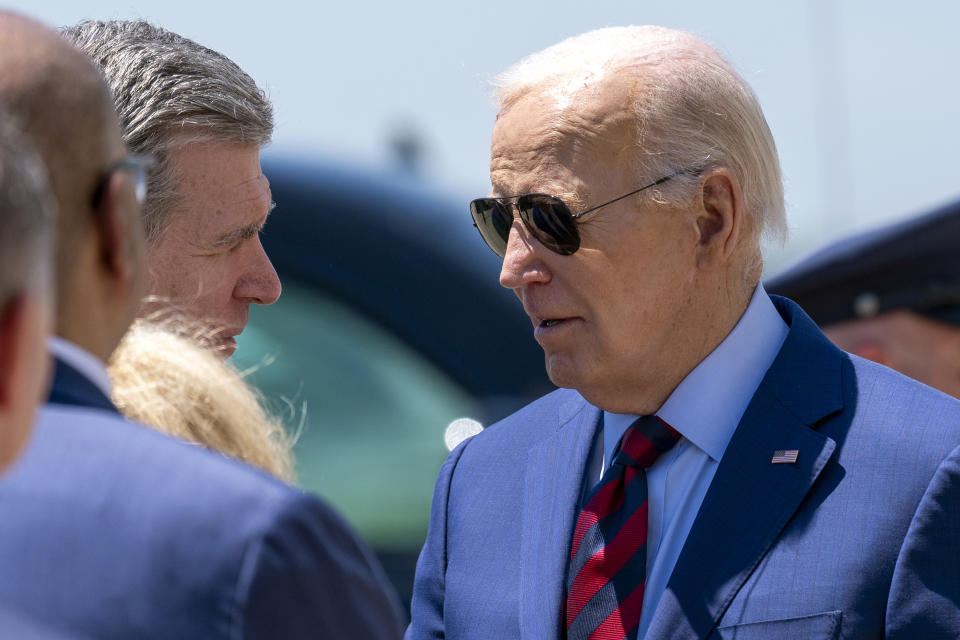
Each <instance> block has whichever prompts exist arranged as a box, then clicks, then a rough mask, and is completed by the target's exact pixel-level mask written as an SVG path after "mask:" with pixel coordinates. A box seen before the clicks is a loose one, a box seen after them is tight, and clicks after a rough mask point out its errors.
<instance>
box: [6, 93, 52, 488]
mask: <svg viewBox="0 0 960 640" xmlns="http://www.w3.org/2000/svg"><path fill="white" fill-rule="evenodd" d="M54 216H55V207H54V204H53V198H52V196H51V195H50V187H49V185H48V183H47V172H46V169H45V168H44V166H43V162H42V161H41V160H40V158H39V157H38V156H37V154H36V152H35V151H34V150H33V147H32V145H31V144H30V142H29V140H27V139H26V137H25V136H24V135H23V134H22V133H21V132H20V131H19V129H18V127H17V125H16V123H15V122H14V120H13V118H12V117H11V116H10V115H9V114H8V113H6V111H5V110H3V109H2V108H0V226H2V228H3V233H0V473H2V472H3V470H4V469H5V468H6V467H7V466H8V465H9V464H10V463H11V462H13V460H14V459H16V457H17V455H18V454H19V452H20V450H21V448H22V447H23V445H24V443H25V442H26V440H27V437H28V434H29V432H30V426H31V425H32V424H33V415H34V411H35V409H36V406H37V404H38V403H39V402H40V400H41V396H42V395H43V394H45V393H46V390H47V388H48V385H49V358H48V356H47V353H46V339H47V335H48V334H49V333H50V327H51V325H52V323H53V234H54V219H55V218H54Z"/></svg>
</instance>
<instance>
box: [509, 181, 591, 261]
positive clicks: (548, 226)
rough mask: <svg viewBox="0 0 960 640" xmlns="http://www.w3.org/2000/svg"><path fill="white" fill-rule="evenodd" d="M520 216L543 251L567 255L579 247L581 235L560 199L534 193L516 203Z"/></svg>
mask: <svg viewBox="0 0 960 640" xmlns="http://www.w3.org/2000/svg"><path fill="white" fill-rule="evenodd" d="M517 208H518V209H520V217H521V218H522V219H523V221H524V222H525V223H526V225H527V228H528V229H529V230H530V233H532V234H533V236H534V237H535V238H536V239H537V241H538V242H540V244H542V245H543V246H545V247H546V248H548V249H550V250H551V251H554V252H556V253H559V254H560V255H564V256H569V255H570V254H572V253H574V252H576V250H577V249H579V248H580V232H579V231H577V223H576V221H575V220H574V219H573V216H572V215H571V214H570V209H568V208H567V205H565V204H564V203H563V201H562V200H560V199H559V198H554V197H553V196H547V195H540V194H534V195H529V196H523V197H521V198H520V199H519V200H518V201H517Z"/></svg>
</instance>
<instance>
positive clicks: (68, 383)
mask: <svg viewBox="0 0 960 640" xmlns="http://www.w3.org/2000/svg"><path fill="white" fill-rule="evenodd" d="M53 363H54V364H53V384H52V386H51V389H50V397H49V399H48V400H47V402H50V403H52V404H66V405H73V406H79V407H91V408H94V409H106V410H107V411H113V412H116V411H117V408H116V407H115V406H114V405H113V403H112V402H111V401H110V398H108V397H107V396H105V395H104V394H103V392H102V391H100V389H99V388H97V386H96V385H95V384H93V383H92V382H90V381H89V380H87V378H86V377H84V375H83V374H82V373H80V372H79V371H77V370H76V369H74V368H73V367H71V366H70V365H69V364H67V363H66V362H64V361H63V360H61V359H60V358H54V361H53Z"/></svg>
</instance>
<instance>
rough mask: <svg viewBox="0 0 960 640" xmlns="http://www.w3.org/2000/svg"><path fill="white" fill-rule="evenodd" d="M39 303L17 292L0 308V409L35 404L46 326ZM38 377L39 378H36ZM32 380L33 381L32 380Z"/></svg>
mask: <svg viewBox="0 0 960 640" xmlns="http://www.w3.org/2000/svg"><path fill="white" fill-rule="evenodd" d="M42 304H43V303H42V302H40V301H39V300H38V299H36V298H31V297H30V296H27V295H18V296H16V297H14V298H13V299H12V300H10V301H9V302H7V304H6V306H5V307H3V309H0V413H7V412H10V411H11V410H12V409H15V408H16V407H18V406H21V405H25V404H36V403H37V401H38V400H39V399H40V395H41V394H42V392H43V389H42V388H36V387H37V386H38V385H39V386H42V380H43V375H38V374H37V371H38V370H40V371H42V372H45V371H46V368H47V364H46V363H44V362H42V361H37V359H38V358H40V359H42V358H44V357H46V356H45V355H43V354H44V353H45V351H46V338H47V332H48V330H49V326H48V320H47V319H45V316H44V311H43V310H42V308H41V305H42ZM38 378H39V380H37V379H38ZM34 381H37V382H36V383H35V382H34Z"/></svg>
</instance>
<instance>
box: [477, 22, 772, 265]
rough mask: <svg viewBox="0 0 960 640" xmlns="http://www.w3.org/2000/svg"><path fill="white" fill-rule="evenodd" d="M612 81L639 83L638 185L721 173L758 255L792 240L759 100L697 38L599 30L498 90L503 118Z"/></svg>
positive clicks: (686, 182)
mask: <svg viewBox="0 0 960 640" xmlns="http://www.w3.org/2000/svg"><path fill="white" fill-rule="evenodd" d="M614 75H619V76H624V75H625V76H628V77H634V78H636V79H637V81H638V87H639V88H640V89H641V90H640V91H637V92H636V93H634V94H633V95H634V96H635V97H634V103H633V109H634V111H635V114H636V118H637V129H636V131H637V137H636V141H635V144H636V147H637V151H638V153H637V154H636V157H637V163H638V165H637V167H636V169H637V170H638V171H639V173H640V174H641V175H640V176H639V177H638V183H639V182H640V181H643V180H655V179H658V178H660V177H663V176H667V175H670V174H672V173H674V172H676V171H680V170H683V169H704V170H705V169H710V168H715V167H725V168H727V169H729V170H730V171H731V172H732V173H733V174H734V175H735V176H736V178H737V180H738V181H739V182H740V185H741V188H742V189H743V198H744V205H745V211H746V213H747V215H748V216H749V217H750V219H751V221H753V222H754V224H753V225H752V227H753V230H754V234H753V241H754V242H755V243H756V246H757V247H759V238H760V236H761V234H762V235H763V236H764V237H766V238H768V239H771V240H778V241H781V242H782V241H784V240H785V239H786V235H787V224H786V212H785V207H784V200H783V180H782V178H781V174H780V162H779V160H778V159H777V149H776V145H775V144H774V141H773V135H772V134H771V133H770V128H769V126H767V121H766V119H765V118H764V117H763V112H762V110H761V109H760V104H759V102H758V101H757V97H756V96H755V95H754V93H753V91H752V90H751V89H750V87H749V85H747V83H746V82H745V81H744V80H743V78H741V77H740V75H738V74H737V72H736V71H734V70H733V68H732V67H731V66H730V65H729V64H728V63H727V62H726V61H725V60H724V59H723V58H722V57H721V56H720V54H718V53H717V52H716V51H715V50H714V49H713V48H712V47H710V46H709V45H707V44H706V43H705V42H703V41H702V40H700V39H699V38H697V37H696V36H694V35H692V34H689V33H686V32H683V31H675V30H672V29H665V28H663V27H653V26H639V27H638V26H630V27H610V28H606V29H598V30H596V31H590V32H587V33H584V34H582V35H579V36H575V37H572V38H568V39H567V40H564V41H563V42H560V43H558V44H555V45H553V46H551V47H548V48H546V49H544V50H543V51H540V52H538V53H534V54H532V55H530V56H528V57H526V58H524V59H523V60H521V61H520V62H518V63H516V64H515V65H513V66H512V67H510V68H509V69H508V70H506V71H505V72H503V73H502V74H500V75H499V76H497V77H496V78H495V79H494V81H493V84H494V87H495V95H496V97H497V99H498V102H499V104H500V106H501V109H502V108H504V107H507V106H509V105H510V104H511V103H513V102H515V101H517V100H519V99H521V98H523V97H524V96H528V95H537V96H545V97H548V98H550V99H552V100H554V101H555V103H556V105H557V108H558V111H560V110H562V109H565V108H568V107H569V106H570V105H573V104H575V102H576V101H577V100H578V99H579V98H581V97H582V96H583V95H585V94H589V93H593V92H596V91H597V90H598V88H599V87H600V86H601V83H602V82H603V81H604V80H605V79H609V78H610V77H612V76H614ZM695 180H696V176H695V175H680V176H678V177H677V178H676V179H674V180H671V181H670V182H667V183H664V185H663V187H661V188H660V189H659V190H655V192H654V197H655V198H662V197H663V196H662V192H664V191H672V192H676V193H678V194H679V193H682V192H684V190H686V192H687V193H689V190H690V187H691V186H692V184H693V183H694V181H695ZM677 197H679V196H677ZM757 259H758V260H759V251H758V256H757ZM758 277H759V276H758Z"/></svg>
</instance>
